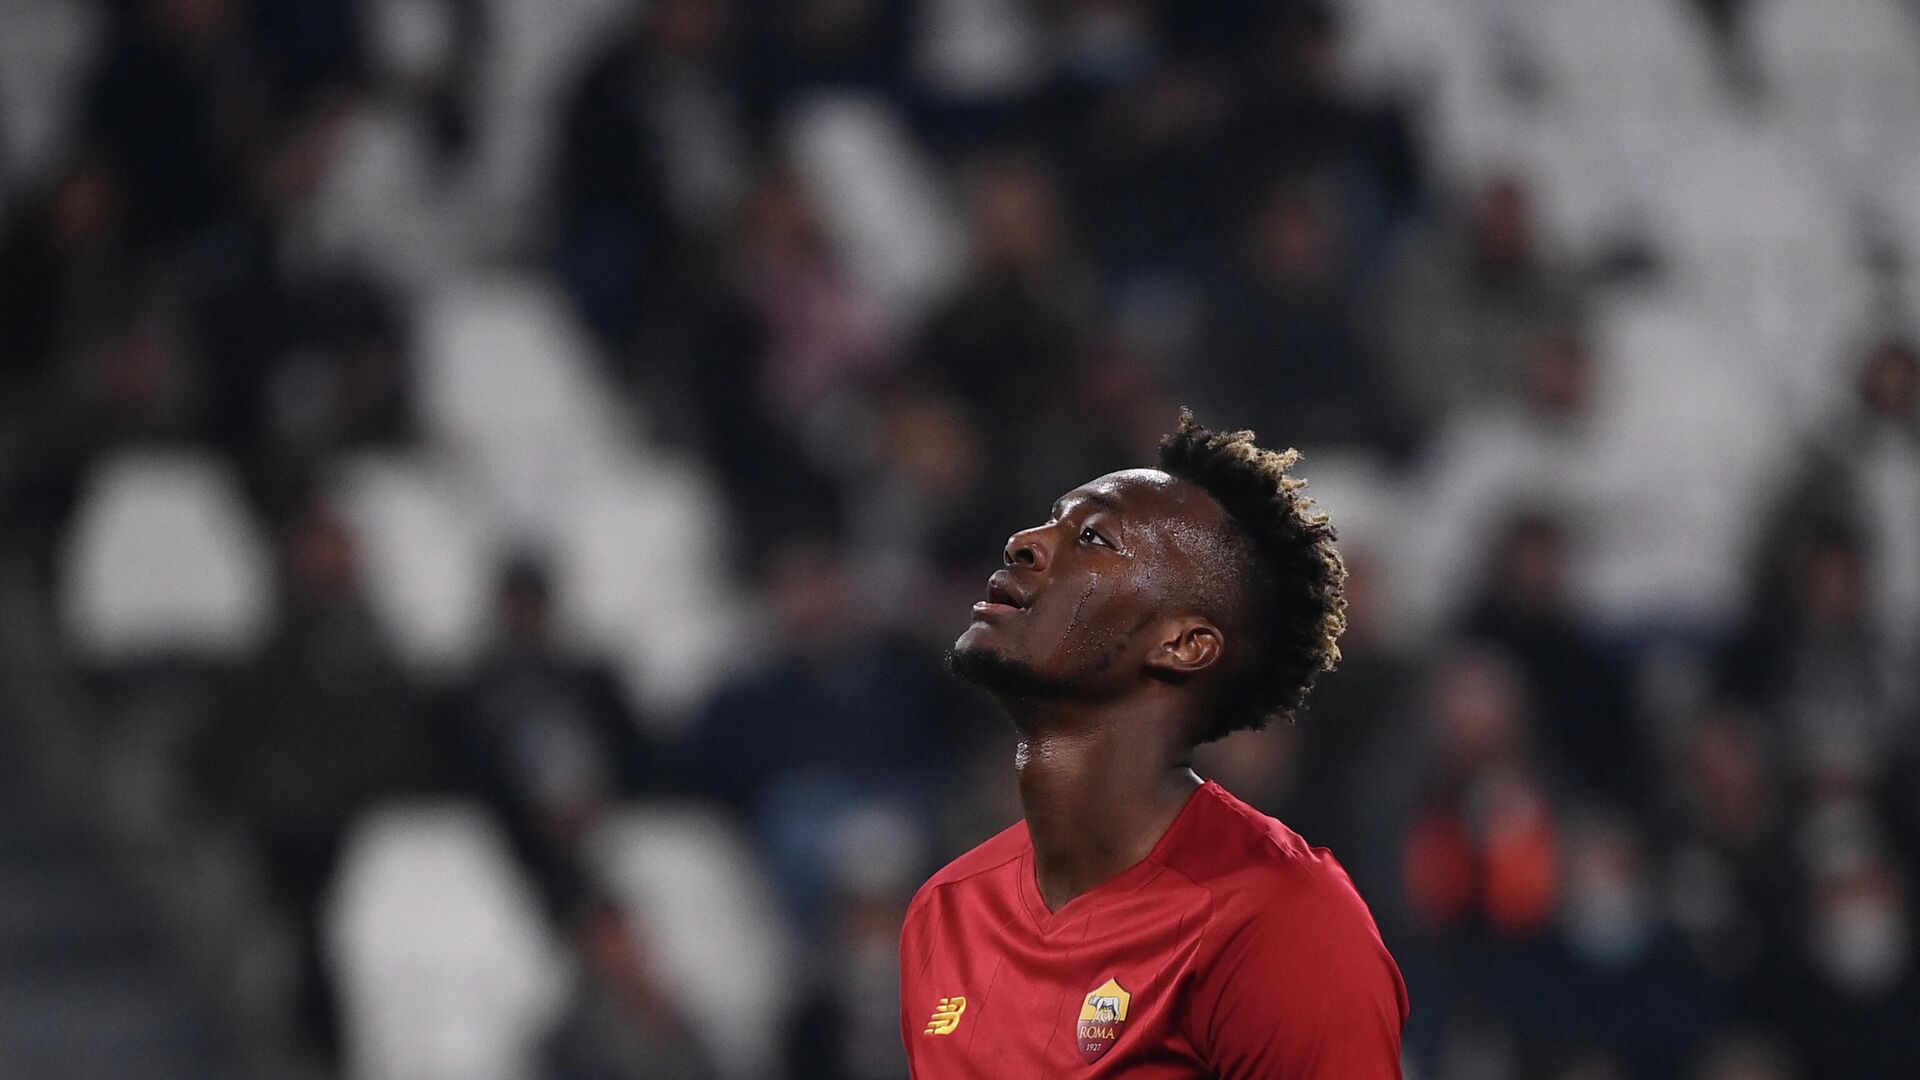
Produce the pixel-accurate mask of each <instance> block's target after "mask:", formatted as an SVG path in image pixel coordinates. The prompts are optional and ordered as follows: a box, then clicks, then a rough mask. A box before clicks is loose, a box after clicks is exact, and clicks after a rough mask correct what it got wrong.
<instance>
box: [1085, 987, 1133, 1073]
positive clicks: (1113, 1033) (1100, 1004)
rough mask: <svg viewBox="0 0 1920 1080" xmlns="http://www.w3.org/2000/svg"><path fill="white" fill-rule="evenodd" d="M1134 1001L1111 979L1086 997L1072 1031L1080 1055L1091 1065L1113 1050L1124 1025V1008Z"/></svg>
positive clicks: (1130, 995)
mask: <svg viewBox="0 0 1920 1080" xmlns="http://www.w3.org/2000/svg"><path fill="white" fill-rule="evenodd" d="M1132 1002H1133V995H1132V994H1129V993H1127V992H1126V991H1125V990H1124V989H1122V988H1121V986H1120V984H1119V983H1118V982H1116V981H1115V980H1113V979H1108V980H1107V981H1106V982H1104V983H1101V984H1100V989H1098V990H1095V991H1094V992H1093V993H1091V994H1088V995H1087V1000H1086V1001H1084V1002H1082V1003H1081V1005H1080V1023H1079V1025H1078V1027H1077V1028H1076V1029H1075V1032H1074V1035H1075V1039H1074V1041H1075V1042H1076V1043H1078V1044H1079V1046H1080V1056H1081V1057H1082V1058H1083V1059H1085V1061H1086V1063H1087V1064H1089V1065H1091V1064H1093V1063H1094V1062H1096V1061H1099V1060H1100V1058H1101V1057H1102V1056H1103V1055H1105V1054H1106V1052H1107V1051H1108V1050H1111V1049H1113V1043H1114V1040H1116V1039H1118V1038H1119V1037H1120V1032H1121V1031H1122V1030H1124V1029H1125V1028H1126V1026H1127V1006H1128V1005H1130V1004H1131V1003H1132Z"/></svg>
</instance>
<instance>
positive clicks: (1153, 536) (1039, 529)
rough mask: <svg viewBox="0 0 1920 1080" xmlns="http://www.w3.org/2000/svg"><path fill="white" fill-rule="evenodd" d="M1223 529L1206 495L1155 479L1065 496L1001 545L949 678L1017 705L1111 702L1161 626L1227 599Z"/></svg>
mask: <svg viewBox="0 0 1920 1080" xmlns="http://www.w3.org/2000/svg"><path fill="white" fill-rule="evenodd" d="M1226 530H1227V518H1226V512H1225V511H1224V510H1222V509H1221V507H1220V505H1219V503H1217V502H1215V501H1214V499H1213V497H1212V496H1210V495H1208V494H1207V493H1206V492H1205V491H1203V490H1202V489H1200V488H1199V487H1198V486H1197V485H1195V484H1193V483H1191V482H1189V481H1186V480H1180V479H1177V478H1175V477H1172V476H1169V475H1168V474H1166V473H1164V472H1160V471H1159V470H1156V469H1133V470H1129V471H1126V472H1117V473H1109V474H1107V475H1106V476H1102V477H1100V478H1099V479H1097V480H1094V481H1091V482H1090V483H1087V484H1083V485H1081V486H1080V487H1077V488H1075V489H1073V490H1072V491H1069V492H1067V493H1066V494H1065V495H1062V496H1061V497H1060V499H1059V501H1057V502H1056V503H1054V505H1053V511H1052V515H1051V516H1050V517H1049V518H1048V520H1047V521H1046V522H1044V523H1043V524H1040V525H1036V526H1034V527H1032V528H1029V529H1024V530H1022V531H1020V532H1017V533H1015V534H1014V535H1013V537H1012V538H1011V539H1009V540H1008V541H1007V547H1006V550H1005V552H1004V560H1005V563H1006V565H1005V566H1004V567H1003V568H1002V569H1001V570H999V571H998V572H996V573H995V574H994V575H993V576H992V578H990V579H989V581H988V588H987V596H986V599H984V600H982V601H981V602H979V603H976V604H975V605H974V606H973V622H972V623H971V624H970V625H969V626H968V627H967V629H966V630H965V631H964V632H963V633H961V635H960V638H959V640H958V641H956V642H954V647H953V666H954V670H955V671H956V672H958V673H959V674H960V675H962V676H963V677H965V678H968V679H970V680H972V681H974V682H977V683H980V684H981V685H982V686H984V687H985V688H986V689H988V690H992V691H998V692H1004V693H1013V694H1018V695H1043V696H1045V695H1053V696H1075V697H1086V698H1099V697H1105V696H1110V695H1113V694H1117V693H1120V692H1123V691H1124V690H1125V689H1126V687H1127V686H1129V685H1130V684H1131V683H1132V682H1134V681H1135V680H1137V679H1138V678H1139V677H1140V674H1141V672H1142V670H1143V665H1144V662H1145V660H1146V658H1147V656H1148V654H1149V652H1150V651H1151V650H1153V649H1155V648H1158V647H1160V645H1161V644H1162V640H1163V636H1164V631H1165V629H1166V623H1165V622H1164V620H1165V619H1167V618H1169V617H1173V616H1179V615H1190V614H1195V613H1196V612H1194V610H1193V608H1194V606H1195V600H1196V598H1199V597H1204V596H1219V595H1222V594H1224V593H1225V592H1226V591H1227V589H1228V585H1227V583H1226V582H1224V581H1222V580H1219V575H1222V574H1227V573H1230V570H1229V569H1228V567H1229V566H1230V561H1229V560H1228V559H1227V558H1226V555H1225V552H1224V551H1223V537H1224V536H1225V535H1226ZM1207 614H1211V613H1207Z"/></svg>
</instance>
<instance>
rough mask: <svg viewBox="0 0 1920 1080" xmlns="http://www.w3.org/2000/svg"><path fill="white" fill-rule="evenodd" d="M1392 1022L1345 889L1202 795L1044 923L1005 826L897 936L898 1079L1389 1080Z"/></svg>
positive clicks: (1249, 820)
mask: <svg viewBox="0 0 1920 1080" xmlns="http://www.w3.org/2000/svg"><path fill="white" fill-rule="evenodd" d="M1098 827H1099V823H1098V822H1089V823H1088V828H1090V829H1093V828H1098ZM1406 1018H1407V991H1406V986H1405V984H1404V983H1403V982H1402V981H1401V978H1400V970H1399V968H1398V967H1397V966H1396V965H1395V964H1394V962H1393V958H1392V957H1391V956H1389V955H1388V954H1387V949H1386V946H1385V945H1384V944H1382V943H1381V940H1380V933H1379V930H1378V929H1377V928H1376V927H1375V926H1374V922H1373V915H1372V913H1371V912H1369V911H1368V910H1367V906H1366V903H1365V902H1364V901H1362V900H1361V899H1360V894H1359V893H1357V892H1355V891H1354V888H1353V883H1352V882H1351V881H1350V880H1349V879H1348V877H1347V873H1346V871H1345V870H1343V869H1341V867H1340V864H1339V863H1337V862H1335V861H1334V859H1333V856H1332V855H1331V854H1329V853H1328V852H1327V849H1325V848H1314V847H1309V846H1308V845H1307V843H1306V842H1305V841H1304V840H1302V839H1301V838H1300V835H1299V834H1298V833H1295V832H1294V831H1293V830H1292V829H1289V828H1287V827H1286V826H1285V825H1283V824H1281V823H1280V822H1278V821H1276V820H1274V819H1273V818H1270V817H1268V816H1266V815H1265V814H1262V813H1260V812H1259V811H1258V810H1255V809H1253V808H1252V807H1250V806H1248V805H1247V804H1246V803H1243V802H1241V801H1240V800H1239V799H1236V798H1234V797H1233V796H1232V795H1231V794H1229V793H1228V792H1227V791H1226V790H1225V789H1224V788H1222V787H1220V785H1218V784H1216V783H1214V782H1212V781H1208V782H1207V783H1206V784H1205V785H1203V786H1202V787H1200V788H1199V789H1198V790H1196V791H1195V792H1194V793H1193V795H1192V796H1191V797H1190V798H1189V799H1188V801H1187V805H1186V806H1185V807H1184V808H1182V810H1181V811H1180V814H1179V816H1178V817H1176V818H1175V819H1174V821H1173V824H1172V825H1171V826H1170V827H1169V828H1168V829H1167V832H1166V835H1164V836H1162V837H1161V838H1160V842H1159V843H1158V844H1156V845H1155V846H1154V849H1153V852H1152V853H1151V854H1149V855H1148V856H1147V857H1146V858H1145V859H1144V860H1142V861H1141V862H1139V863H1138V864H1136V865H1134V866H1133V867H1132V868H1131V869H1129V870H1127V871H1125V872H1124V873H1122V874H1121V875H1120V876H1119V877H1116V878H1114V879H1113V880H1111V881H1109V882H1107V883H1105V884H1104V885H1101V886H1100V887H1098V888H1096V889H1093V890H1091V891H1089V892H1087V893H1084V894H1082V895H1080V896H1077V897H1075V898H1074V899H1073V900H1071V901H1069V902H1068V903H1067V904H1066V905H1065V906H1064V907H1062V908H1061V909H1060V910H1059V911H1049V910H1048V909H1047V906H1046V903H1045V901H1044V900H1042V899H1041V896H1040V887H1039V884H1038V879H1037V878H1036V877H1035V874H1034V861H1033V842H1032V840H1031V839H1030V837H1029V836H1028V833H1027V826H1026V822H1024V821H1022V822H1020V823H1018V824H1015V825H1014V826H1012V827H1011V828H1009V829H1007V830H1005V831H1004V832H1001V833H1000V834H999V835H998V836H995V837H994V838H993V839H991V840H988V841H987V842H986V843H984V844H981V845H980V846H979V847H977V848H974V849H973V850H972V851H970V852H968V853H967V854H965V855H962V856H961V857H959V858H958V859H955V860H954V861H953V862H952V863H950V864H948V866H947V867H946V868H945V869H943V870H941V871H940V872H939V873H938V874H935V875H934V876H933V878H932V879H931V880H929V881H928V882H927V883H926V884H925V885H924V886H922V887H921V889H920V891H919V892H918V893H917V894H916V895H915V896H914V899H913V903H912V905H911V906H910V907H908V909H907V918H906V925H905V927H904V928H903V930H902V932H901V937H900V1026H901V1032H902V1035H903V1037H904V1038H905V1040H906V1044H907V1061H908V1065H909V1068H910V1071H911V1074H912V1076H913V1077H914V1080H988V1078H995V1080H1004V1078H1011V1077H1020V1078H1032V1077H1048V1078H1052V1077H1117V1076H1125V1077H1127V1078H1129V1080H1174V1078H1192V1077H1219V1078H1222V1080H1238V1078H1243V1077H1244V1078H1252V1077H1260V1078H1262V1080H1266V1078H1301V1080H1306V1078H1312V1080H1336V1078H1337V1080H1388V1078H1394V1080H1398V1078H1399V1076H1400V1028H1401V1025H1402V1024H1404V1023H1405V1022H1406Z"/></svg>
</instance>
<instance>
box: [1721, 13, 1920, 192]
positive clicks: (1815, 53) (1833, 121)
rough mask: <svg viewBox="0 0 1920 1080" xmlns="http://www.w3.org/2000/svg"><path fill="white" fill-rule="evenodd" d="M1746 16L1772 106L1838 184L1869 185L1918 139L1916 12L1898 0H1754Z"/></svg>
mask: <svg viewBox="0 0 1920 1080" xmlns="http://www.w3.org/2000/svg"><path fill="white" fill-rule="evenodd" d="M1749 24H1750V26H1751V27H1752V31H1751V32H1752V39H1753V48H1754V53H1755V55H1756V56H1757V58H1758V60H1759V64H1760V69H1761V73H1762V75H1763V76H1764V77H1765V79H1766V81H1767V85H1768V88H1769V90H1770V91H1771V92H1772V94H1773V104H1774V107H1775V108H1776V109H1778V110H1779V111H1780V113H1781V115H1782V117H1783V119H1784V120H1785V122H1786V124H1787V127H1788V130H1789V131H1791V132H1792V134H1793V136H1794V138H1795V140H1796V141H1797V142H1798V144H1799V146H1800V149H1801V152H1802V153H1803V154H1804V155H1806V157H1807V159H1808V160H1809V161H1810V162H1811V163H1813V164H1816V165H1819V166H1821V167H1823V168H1824V169H1825V170H1826V172H1827V176H1828V178H1829V180H1830V181H1831V183H1832V184H1833V186H1834V190H1835V192H1836V193H1838V194H1839V195H1841V196H1843V197H1846V198H1849V199H1851V198H1855V197H1859V196H1861V195H1863V194H1866V193H1870V192H1871V191H1873V190H1874V188H1875V186H1876V184H1877V183H1879V182H1881V181H1883V180H1884V179H1885V177H1886V174H1887V171H1888V170H1889V169H1892V168H1896V167H1897V166H1898V164H1899V163H1900V162H1901V160H1902V158H1903V157H1904V155H1905V154H1906V153H1908V152H1910V151H1912V150H1914V149H1916V148H1920V124H1916V123H1915V121H1914V117H1915V116H1916V115H1920V46H1916V44H1915V40H1916V36H1920V15H1916V14H1915V13H1913V12H1902V11H1901V10H1900V9H1899V8H1898V7H1897V6H1896V3H1895V0H1755V2H1754V5H1753V11H1752V14H1751V16H1750V18H1749Z"/></svg>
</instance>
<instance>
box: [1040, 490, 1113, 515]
mask: <svg viewBox="0 0 1920 1080" xmlns="http://www.w3.org/2000/svg"><path fill="white" fill-rule="evenodd" d="M1067 498H1068V497H1067V496H1065V495H1062V496H1061V497H1060V498H1058V499H1055V500H1054V502H1053V516H1054V517H1059V516H1060V507H1061V506H1062V505H1063V504H1064V503H1065V502H1066V501H1067ZM1074 499H1075V501H1076V502H1090V503H1092V504H1093V505H1095V506H1099V507H1104V508H1106V509H1107V510H1111V511H1112V512H1114V513H1116V514H1120V513H1124V512H1125V511H1124V510H1122V509H1121V507H1120V501H1119V500H1118V499H1115V498H1114V497H1112V496H1111V495H1102V494H1100V493H1099V492H1097V491H1089V492H1087V493H1086V494H1084V495H1078V496H1074Z"/></svg>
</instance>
